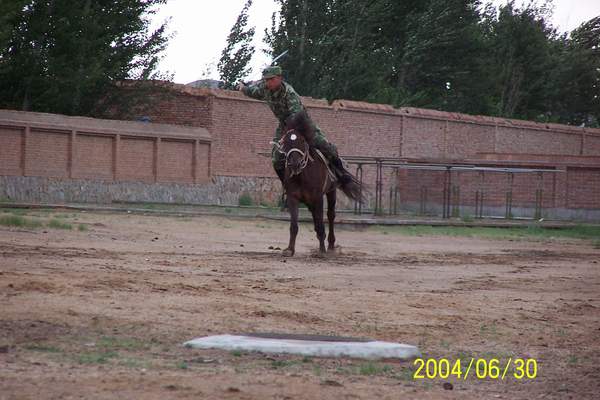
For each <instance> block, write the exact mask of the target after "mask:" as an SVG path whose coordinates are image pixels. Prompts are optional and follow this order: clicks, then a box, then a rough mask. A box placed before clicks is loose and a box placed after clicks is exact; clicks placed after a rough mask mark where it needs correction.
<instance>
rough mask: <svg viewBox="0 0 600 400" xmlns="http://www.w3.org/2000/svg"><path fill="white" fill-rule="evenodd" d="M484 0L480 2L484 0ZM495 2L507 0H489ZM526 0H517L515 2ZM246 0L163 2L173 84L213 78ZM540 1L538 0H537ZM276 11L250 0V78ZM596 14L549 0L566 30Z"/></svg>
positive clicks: (591, 5)
mask: <svg viewBox="0 0 600 400" xmlns="http://www.w3.org/2000/svg"><path fill="white" fill-rule="evenodd" d="M484 2H485V0H484ZM492 2H493V3H494V4H495V5H500V4H506V2H507V0H492ZM528 2H529V0H516V4H517V5H520V4H523V3H528ZM245 3H246V0H219V1H214V0H210V1H209V0H168V2H167V4H166V5H162V6H160V8H159V9H158V12H157V14H156V15H154V17H153V19H152V21H153V26H154V27H157V26H159V24H160V23H161V22H162V21H164V20H165V19H167V18H170V19H171V20H170V23H169V29H168V32H169V33H170V34H172V35H174V36H173V38H172V39H171V40H170V41H169V46H168V48H167V50H166V51H165V53H164V57H163V59H162V61H161V63H160V65H159V69H160V71H162V72H168V73H171V74H173V80H174V81H175V82H176V83H190V82H193V81H195V80H197V79H206V78H211V79H218V73H217V71H216V65H217V63H218V61H219V58H220V57H221V51H223V48H224V47H225V44H226V42H227V36H228V35H229V31H230V30H231V27H232V26H233V24H235V21H236V20H237V17H238V15H239V14H240V12H241V11H242V8H243V7H244V4H245ZM537 3H538V4H539V3H541V0H537ZM276 11H279V6H278V4H277V3H276V1H275V0H254V2H253V4H252V7H251V8H250V11H249V18H248V26H254V27H255V28H256V33H255V35H254V45H255V48H256V51H255V55H254V58H253V59H252V61H251V67H252V73H251V74H250V76H249V77H248V79H249V80H254V79H258V78H260V72H261V71H262V69H263V67H264V66H266V65H267V64H268V63H269V62H270V58H269V57H268V56H266V55H265V54H264V53H263V52H262V51H261V50H262V49H265V48H266V45H265V44H264V43H263V41H262V39H263V36H264V30H265V28H270V27H271V16H272V14H273V12H276ZM598 15H600V0H554V17H553V25H554V26H555V27H556V28H558V30H559V31H560V32H570V31H571V30H573V29H574V28H576V27H578V26H579V25H580V24H581V23H583V22H585V21H588V20H589V19H591V18H593V17H595V16H598Z"/></svg>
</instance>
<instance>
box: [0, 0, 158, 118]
mask: <svg viewBox="0 0 600 400" xmlns="http://www.w3.org/2000/svg"><path fill="white" fill-rule="evenodd" d="M165 2H166V0H122V1H108V0H97V1H92V0H82V1H77V2H73V1H68V0H27V1H20V0H3V1H2V2H1V4H2V5H1V6H0V8H1V9H0V11H2V14H0V15H2V17H0V18H2V24H1V25H0V26H1V27H2V28H0V44H2V48H0V107H4V108H13V109H21V110H33V111H43V112H56V113H63V114H71V115H75V114H76V115H96V114H101V113H102V110H100V109H98V104H106V102H101V101H100V100H102V99H106V98H107V96H109V95H110V93H111V91H112V90H114V88H115V85H114V84H115V82H118V81H121V80H124V79H141V80H145V79H149V78H155V77H157V76H158V75H157V72H156V68H157V63H158V61H159V55H160V53H161V51H162V50H164V48H165V46H166V43H167V40H168V38H167V37H166V34H165V28H166V23H163V24H162V26H160V27H159V28H158V29H157V30H155V31H153V32H151V31H150V21H149V18H148V17H149V15H151V14H153V13H154V12H155V7H156V6H158V5H161V4H164V3H165ZM5 10H7V11H8V12H4V11H5Z"/></svg>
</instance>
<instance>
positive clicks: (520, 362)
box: [413, 357, 537, 380]
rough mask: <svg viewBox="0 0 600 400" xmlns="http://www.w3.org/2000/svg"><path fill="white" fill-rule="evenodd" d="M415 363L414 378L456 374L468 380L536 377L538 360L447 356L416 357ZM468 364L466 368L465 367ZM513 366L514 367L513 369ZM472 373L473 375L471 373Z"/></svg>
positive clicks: (443, 376)
mask: <svg viewBox="0 0 600 400" xmlns="http://www.w3.org/2000/svg"><path fill="white" fill-rule="evenodd" d="M413 365H415V366H417V370H416V371H415V372H414V374H413V379H436V378H442V379H446V378H448V377H451V376H455V377H456V378H458V379H463V380H466V379H467V378H468V377H469V376H474V377H475V378H476V379H501V380H504V379H505V378H506V377H507V376H508V377H512V378H514V379H518V380H521V379H535V378H536V376H537V361H536V360H535V359H533V358H515V359H514V360H513V358H512V357H511V358H509V359H508V360H506V362H505V363H501V362H500V360H499V359H497V358H492V359H490V360H487V359H484V358H471V359H470V360H469V361H468V362H467V361H464V362H463V361H461V360H460V359H458V360H455V361H450V360H448V359H446V358H441V359H439V360H438V359H435V358H429V359H427V360H424V359H422V358H417V359H415V361H414V363H413ZM463 366H466V369H464V368H463ZM511 367H512V369H511ZM470 374H471V375H470Z"/></svg>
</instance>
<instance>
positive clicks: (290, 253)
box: [281, 248, 294, 257]
mask: <svg viewBox="0 0 600 400" xmlns="http://www.w3.org/2000/svg"><path fill="white" fill-rule="evenodd" d="M281 254H282V255H283V256H284V257H292V256H293V255H294V250H290V249H289V248H287V249H285V250H283V251H282V252H281Z"/></svg>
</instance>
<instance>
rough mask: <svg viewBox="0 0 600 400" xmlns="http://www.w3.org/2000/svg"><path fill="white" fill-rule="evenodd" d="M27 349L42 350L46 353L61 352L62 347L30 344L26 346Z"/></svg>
mask: <svg viewBox="0 0 600 400" xmlns="http://www.w3.org/2000/svg"><path fill="white" fill-rule="evenodd" d="M25 349H26V350H31V351H40V352H44V353H60V352H62V350H61V349H59V348H58V347H54V346H40V345H30V346H25Z"/></svg>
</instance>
